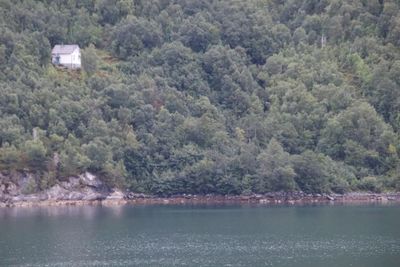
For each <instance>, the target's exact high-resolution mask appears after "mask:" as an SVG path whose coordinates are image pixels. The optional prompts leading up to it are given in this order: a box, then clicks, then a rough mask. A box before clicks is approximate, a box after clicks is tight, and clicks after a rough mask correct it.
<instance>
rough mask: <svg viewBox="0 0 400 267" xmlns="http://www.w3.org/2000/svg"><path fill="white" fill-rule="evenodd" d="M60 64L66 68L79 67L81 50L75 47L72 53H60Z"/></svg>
mask: <svg viewBox="0 0 400 267" xmlns="http://www.w3.org/2000/svg"><path fill="white" fill-rule="evenodd" d="M53 58H54V59H53V62H54V61H55V55H53ZM60 64H61V65H64V66H66V67H68V68H80V67H81V51H80V49H79V48H78V49H75V50H74V52H73V53H72V54H60Z"/></svg>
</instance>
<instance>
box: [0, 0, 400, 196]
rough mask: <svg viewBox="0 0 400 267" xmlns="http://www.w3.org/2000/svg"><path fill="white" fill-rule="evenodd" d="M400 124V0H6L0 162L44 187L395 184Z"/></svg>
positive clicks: (318, 188) (312, 188) (322, 188)
mask: <svg viewBox="0 0 400 267" xmlns="http://www.w3.org/2000/svg"><path fill="white" fill-rule="evenodd" d="M62 43H64V44H79V46H80V47H81V48H82V49H83V55H82V58H83V65H84V70H83V71H65V70H63V71H62V70H58V69H56V68H55V67H54V66H52V65H51V58H50V55H51V54H50V53H51V48H52V47H53V46H54V45H55V44H62ZM399 131H400V2H399V1H397V0H387V1H384V0H350V1H344V0H288V1H283V0H246V1H245V0H142V1H141V0H135V1H129V0H41V1H39V0H18V1H14V0H0V170H1V172H3V173H12V172H30V173H36V174H37V177H38V178H37V183H36V184H35V185H33V186H32V190H33V191H35V190H43V189H46V188H48V187H49V186H52V185H54V184H55V183H57V182H58V181H62V180H63V179H65V178H66V177H68V176H71V175H77V174H80V173H83V172H85V171H90V172H92V173H95V174H97V175H99V176H100V177H101V178H102V179H103V181H105V182H107V183H108V184H109V185H110V186H117V187H120V188H126V189H129V190H132V191H134V192H146V193H153V194H162V195H169V194H178V193H196V194H206V193H217V194H246V193H251V192H253V193H265V192H269V191H295V190H302V191H304V192H308V193H324V192H339V193H342V192H346V191H352V190H372V191H380V190H396V189H397V190H398V189H400V165H399V162H400V161H399V157H400V142H399V136H400V133H399ZM34 136H35V138H34Z"/></svg>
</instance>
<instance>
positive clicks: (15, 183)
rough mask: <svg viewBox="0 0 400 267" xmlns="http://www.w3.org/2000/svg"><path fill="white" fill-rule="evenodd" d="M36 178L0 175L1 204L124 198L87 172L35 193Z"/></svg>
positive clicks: (21, 175)
mask: <svg viewBox="0 0 400 267" xmlns="http://www.w3.org/2000/svg"><path fill="white" fill-rule="evenodd" d="M33 185H35V177H34V176H33V175H31V174H22V173H19V174H13V175H10V174H8V175H4V174H0V202H3V203H16V202H39V201H78V200H83V201H95V200H103V199H106V198H107V197H109V196H110V197H112V198H117V197H121V196H122V198H123V196H124V194H123V193H122V192H120V191H119V192H118V193H117V191H115V192H112V190H110V189H109V188H107V186H105V185H104V184H103V182H102V181H101V180H100V179H99V178H98V177H96V176H95V175H93V174H91V173H89V172H86V173H84V174H82V175H80V176H78V177H70V178H69V179H68V180H67V181H63V182H59V183H57V184H56V185H54V186H52V187H51V188H49V189H47V190H44V191H41V192H35V191H36V190H35V188H34V187H33Z"/></svg>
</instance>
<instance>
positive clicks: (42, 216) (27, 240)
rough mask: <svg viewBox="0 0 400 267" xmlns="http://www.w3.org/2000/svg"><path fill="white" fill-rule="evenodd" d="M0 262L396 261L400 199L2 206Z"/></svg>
mask: <svg viewBox="0 0 400 267" xmlns="http://www.w3.org/2000/svg"><path fill="white" fill-rule="evenodd" d="M0 266H275V267H276V266H296V267H302V266H304V267H306V266H307V267H313V266H315V267H316V266H318V267H320V266H323V267H331V266H332V267H333V266H335V267H337V266H340V267H344V266H352V267H357V266H359V267H368V266H371V267H372V266H373V267H392V266H393V267H398V266H400V206H394V205H393V206H378V205H375V206H291V207H288V206H272V207H271V206H269V207H267V206H262V207H249V206H119V207H92V206H87V207H50V208H34V209H32V208H29V209H28V208H13V209H0Z"/></svg>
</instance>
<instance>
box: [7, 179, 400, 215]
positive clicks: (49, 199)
mask: <svg viewBox="0 0 400 267" xmlns="http://www.w3.org/2000/svg"><path fill="white" fill-rule="evenodd" d="M38 179H40V177H37V176H35V175H34V174H32V173H15V174H14V175H6V174H4V173H3V174H2V173H0V208H1V207H33V206H82V205H106V206H107V205H124V204H135V205H136V204H137V205H143V204H144V205H153V204H172V205H177V204H210V205H213V204H251V205H253V204H254V205H258V204H260V205H275V204H276V205H280V204H284V205H303V204H323V203H327V204H337V203H338V204H353V203H354V204H356V203H361V204H364V203H400V192H398V191H383V192H372V191H361V190H353V191H349V192H343V193H335V192H325V193H323V192H319V193H315V192H303V191H301V190H293V191H289V192H284V191H279V192H262V193H256V192H248V193H242V194H218V193H207V192H205V193H176V194H151V193H141V192H132V191H130V190H124V189H120V188H116V187H110V186H109V185H107V184H106V183H104V182H103V181H102V180H101V179H100V177H98V176H96V175H94V174H92V173H89V172H86V173H83V174H81V175H79V176H71V177H69V178H68V179H65V180H63V181H60V182H58V183H56V184H54V185H52V186H50V187H48V188H47V189H42V190H37V188H36V187H34V186H32V185H33V184H35V183H36V181H37V180H38Z"/></svg>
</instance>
